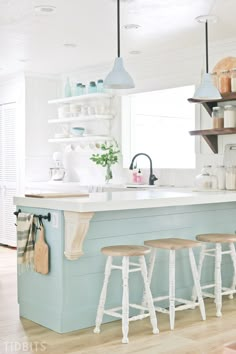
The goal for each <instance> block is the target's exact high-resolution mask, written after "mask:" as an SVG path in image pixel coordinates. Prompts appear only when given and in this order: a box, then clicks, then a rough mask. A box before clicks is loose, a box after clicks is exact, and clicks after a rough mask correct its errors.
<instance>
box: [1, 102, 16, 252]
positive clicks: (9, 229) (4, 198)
mask: <svg viewBox="0 0 236 354" xmlns="http://www.w3.org/2000/svg"><path fill="white" fill-rule="evenodd" d="M16 171H17V167H16V104H15V103H9V104H2V105H0V243H2V244H5V245H9V246H16V230H15V216H14V215H13V212H14V210H15V207H14V205H13V202H12V200H13V196H14V195H16V190H17V188H16V183H17V172H16Z"/></svg>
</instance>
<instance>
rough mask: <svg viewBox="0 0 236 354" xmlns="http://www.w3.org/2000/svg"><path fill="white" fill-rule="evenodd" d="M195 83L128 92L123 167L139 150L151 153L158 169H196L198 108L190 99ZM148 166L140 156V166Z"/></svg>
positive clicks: (125, 102) (123, 121)
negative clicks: (195, 148)
mask: <svg viewBox="0 0 236 354" xmlns="http://www.w3.org/2000/svg"><path fill="white" fill-rule="evenodd" d="M193 92H194V86H184V87H177V88H171V89H166V90H160V91H153V92H145V93H138V94H134V95H129V96H126V97H124V98H123V100H122V117H123V118H122V150H123V157H124V167H128V166H129V163H130V161H131V159H132V157H133V156H134V155H135V154H136V153H139V152H145V153H147V154H148V155H150V156H151V158H152V161H153V166H154V167H156V168H195V152H194V146H195V145H194V139H193V137H191V136H190V135H189V133H188V132H189V130H194V127H195V107H194V105H193V104H190V103H189V102H188V101H187V99H188V98H189V97H191V96H192V94H193ZM148 166H149V162H148V160H147V159H146V158H142V157H141V156H140V157H139V167H142V168H145V167H148Z"/></svg>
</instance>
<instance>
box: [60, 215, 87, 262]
mask: <svg viewBox="0 0 236 354" xmlns="http://www.w3.org/2000/svg"><path fill="white" fill-rule="evenodd" d="M93 215H94V213H79V212H74V211H64V219H65V251H64V255H65V257H66V258H67V259H68V260H70V261H73V260H76V259H78V258H80V257H81V256H82V255H83V254H84V252H83V243H84V239H85V236H86V235H87V232H88V229H89V223H90V220H91V219H92V217H93Z"/></svg>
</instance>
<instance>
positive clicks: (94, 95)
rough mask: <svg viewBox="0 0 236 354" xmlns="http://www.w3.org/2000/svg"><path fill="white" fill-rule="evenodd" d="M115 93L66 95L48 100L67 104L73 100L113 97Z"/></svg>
mask: <svg viewBox="0 0 236 354" xmlns="http://www.w3.org/2000/svg"><path fill="white" fill-rule="evenodd" d="M112 97H113V95H112V94H109V93H103V92H101V93H89V94H87V95H80V96H71V97H64V98H57V99H55V100H50V101H48V103H49V104H66V103H72V102H82V101H92V100H99V99H104V98H112Z"/></svg>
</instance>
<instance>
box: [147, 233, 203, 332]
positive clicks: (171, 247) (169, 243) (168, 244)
mask: <svg viewBox="0 0 236 354" xmlns="http://www.w3.org/2000/svg"><path fill="white" fill-rule="evenodd" d="M144 244H145V245H146V246H149V247H151V255H150V263H149V268H148V282H149V284H150V285H151V281H152V274H153V269H154V263H155V259H156V253H157V249H163V250H168V251H169V295H168V296H159V297H156V298H153V301H154V303H155V302H158V301H162V300H166V299H168V300H169V310H167V309H165V308H162V307H157V306H155V310H156V311H159V312H162V313H166V314H169V317H170V328H171V329H172V330H173V329H174V325H175V311H180V310H186V309H190V308H194V307H195V306H199V307H200V311H201V315H202V319H203V320H205V319H206V313H205V306H204V302H203V298H202V294H201V287H200V281H199V276H198V271H197V266H196V262H195V258H194V254H193V250H192V248H193V247H199V246H200V245H201V244H200V243H199V242H196V241H193V240H185V239H180V238H166V239H157V240H148V241H145V242H144ZM184 248H187V249H188V252H189V261H190V266H191V271H192V276H193V281H194V285H195V288H196V292H197V295H198V302H197V303H196V302H195V301H190V300H185V299H180V298H176V297H175V252H176V251H178V250H181V249H184ZM145 302H146V294H144V304H145ZM175 302H179V303H180V304H182V305H179V306H177V307H175Z"/></svg>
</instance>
